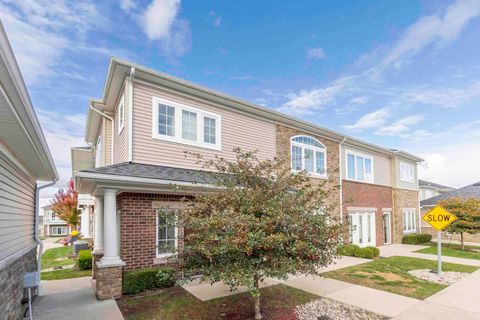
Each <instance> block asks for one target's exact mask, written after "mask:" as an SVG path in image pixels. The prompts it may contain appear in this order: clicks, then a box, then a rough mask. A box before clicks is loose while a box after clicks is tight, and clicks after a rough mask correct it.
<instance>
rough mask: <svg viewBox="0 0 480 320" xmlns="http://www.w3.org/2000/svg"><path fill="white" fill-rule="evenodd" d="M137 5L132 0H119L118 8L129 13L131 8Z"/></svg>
mask: <svg viewBox="0 0 480 320" xmlns="http://www.w3.org/2000/svg"><path fill="white" fill-rule="evenodd" d="M136 7H137V4H136V3H135V1H134V0H121V1H120V8H122V10H123V11H125V13H129V12H130V11H132V10H133V9H135V8H136Z"/></svg>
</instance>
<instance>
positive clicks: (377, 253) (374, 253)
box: [367, 247, 380, 257]
mask: <svg viewBox="0 0 480 320" xmlns="http://www.w3.org/2000/svg"><path fill="white" fill-rule="evenodd" d="M367 248H368V249H370V250H372V251H373V256H374V257H379V256H380V249H378V248H377V247H367Z"/></svg>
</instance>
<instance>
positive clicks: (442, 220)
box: [423, 206, 457, 231]
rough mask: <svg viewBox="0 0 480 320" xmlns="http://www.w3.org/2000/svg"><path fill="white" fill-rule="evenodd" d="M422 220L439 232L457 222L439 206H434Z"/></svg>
mask: <svg viewBox="0 0 480 320" xmlns="http://www.w3.org/2000/svg"><path fill="white" fill-rule="evenodd" d="M423 220H425V222H427V223H429V224H430V225H431V226H432V227H434V228H435V229H437V230H438V231H441V230H442V229H444V228H445V227H447V226H448V225H450V224H451V223H452V222H454V221H455V220H457V217H456V216H455V215H454V214H453V213H450V212H448V211H447V210H446V209H444V208H443V207H441V206H436V207H435V208H433V209H432V210H430V212H429V213H427V214H426V215H424V216H423Z"/></svg>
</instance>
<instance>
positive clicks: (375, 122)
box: [343, 108, 391, 131]
mask: <svg viewBox="0 0 480 320" xmlns="http://www.w3.org/2000/svg"><path fill="white" fill-rule="evenodd" d="M390 116H391V110H390V109H389V108H381V109H378V110H376V111H373V112H370V113H367V114H366V115H363V116H362V117H360V119H358V120H357V122H355V123H354V124H348V125H344V126H343V127H344V128H345V129H347V130H351V131H362V130H365V129H370V128H376V127H379V126H381V125H383V124H384V123H385V122H386V120H387V118H389V117H390Z"/></svg>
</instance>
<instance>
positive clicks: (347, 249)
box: [337, 244, 360, 257]
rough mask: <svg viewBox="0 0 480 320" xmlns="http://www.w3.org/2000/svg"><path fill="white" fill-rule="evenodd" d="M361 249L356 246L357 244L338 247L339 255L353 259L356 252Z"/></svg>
mask: <svg viewBox="0 0 480 320" xmlns="http://www.w3.org/2000/svg"><path fill="white" fill-rule="evenodd" d="M358 248H360V247H359V246H357V245H355V244H346V245H342V246H340V247H338V251H337V252H338V254H340V255H342V256H350V257H353V255H354V254H355V250H356V249H358Z"/></svg>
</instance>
